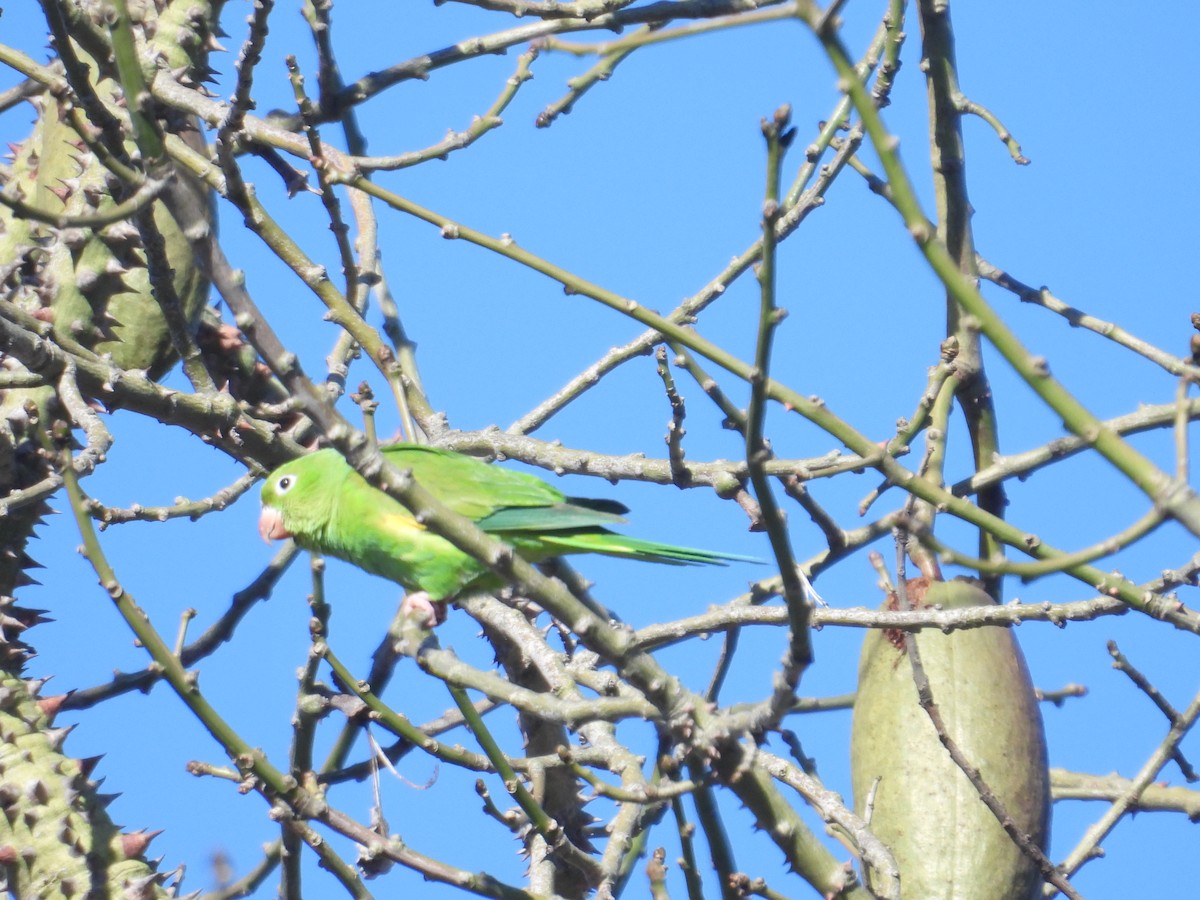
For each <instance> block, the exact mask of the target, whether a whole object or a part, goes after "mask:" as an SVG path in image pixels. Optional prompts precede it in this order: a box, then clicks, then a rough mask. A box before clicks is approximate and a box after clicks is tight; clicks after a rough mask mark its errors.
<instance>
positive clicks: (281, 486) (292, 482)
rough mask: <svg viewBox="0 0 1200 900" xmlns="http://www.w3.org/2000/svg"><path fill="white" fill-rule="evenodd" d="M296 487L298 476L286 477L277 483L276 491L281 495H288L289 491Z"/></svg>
mask: <svg viewBox="0 0 1200 900" xmlns="http://www.w3.org/2000/svg"><path fill="white" fill-rule="evenodd" d="M295 486H296V476H295V475H284V476H282V477H281V478H280V479H279V480H278V481H277V482H275V490H276V491H278V492H279V493H280V494H286V493H287V492H288V491H290V490H291V489H292V488H294V487H295Z"/></svg>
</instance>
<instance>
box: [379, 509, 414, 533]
mask: <svg viewBox="0 0 1200 900" xmlns="http://www.w3.org/2000/svg"><path fill="white" fill-rule="evenodd" d="M379 526H380V527H381V528H383V529H384V530H386V531H424V530H425V526H424V525H422V524H421V523H420V522H418V521H417V520H416V519H414V518H413V517H412V516H408V515H404V514H403V513H385V514H384V515H382V516H380V517H379Z"/></svg>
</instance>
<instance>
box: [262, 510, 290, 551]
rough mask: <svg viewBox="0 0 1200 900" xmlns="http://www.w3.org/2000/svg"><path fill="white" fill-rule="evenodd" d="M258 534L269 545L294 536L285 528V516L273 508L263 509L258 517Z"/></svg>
mask: <svg viewBox="0 0 1200 900" xmlns="http://www.w3.org/2000/svg"><path fill="white" fill-rule="evenodd" d="M258 533H259V535H260V536H261V537H262V539H263V540H264V541H266V542H267V543H268V544H269V543H271V541H281V540H283V539H284V538H289V537H291V536H292V533H291V532H290V531H288V530H287V529H286V528H284V527H283V514H282V513H280V512H279V510H277V509H275V508H274V507H272V506H264V507H263V509H262V513H261V514H260V515H259V517H258Z"/></svg>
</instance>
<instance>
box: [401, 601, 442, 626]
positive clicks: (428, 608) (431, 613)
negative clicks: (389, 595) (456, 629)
mask: <svg viewBox="0 0 1200 900" xmlns="http://www.w3.org/2000/svg"><path fill="white" fill-rule="evenodd" d="M400 612H401V613H402V614H403V615H404V617H405V618H406V619H415V620H416V621H417V622H419V623H420V624H421V626H422V627H423V628H426V629H429V630H432V629H433V628H434V627H436V626H438V625H440V624H442V623H443V622H445V621H446V604H444V603H434V602H433V601H432V600H430V599H429V594H427V593H425V591H413V592H412V593H409V594H405V595H404V600H403V601H401V603H400Z"/></svg>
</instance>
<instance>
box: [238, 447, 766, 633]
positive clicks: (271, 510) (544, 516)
mask: <svg viewBox="0 0 1200 900" xmlns="http://www.w3.org/2000/svg"><path fill="white" fill-rule="evenodd" d="M381 449H382V452H383V455H384V457H385V458H386V459H387V461H388V462H389V463H391V464H392V465H393V466H395V467H396V468H397V469H402V470H403V469H409V470H411V471H412V473H413V477H414V478H416V480H417V482H418V483H419V484H420V485H421V486H422V487H423V488H425V489H426V490H427V491H429V492H430V493H431V494H433V495H434V496H435V497H436V498H437V499H438V500H439V501H440V502H441V503H444V504H445V505H446V506H447V507H449V508H450V509H452V510H453V511H454V512H456V513H458V514H459V515H461V516H465V517H466V518H468V519H471V520H472V521H474V522H475V524H476V525H478V526H479V527H480V528H481V529H483V530H484V531H486V532H487V533H488V534H490V535H492V536H493V537H496V538H499V539H500V540H502V541H504V542H505V543H507V544H510V545H511V546H512V547H514V548H515V549H516V551H517V553H519V554H520V555H521V556H522V557H523V558H525V559H527V560H529V561H530V562H538V561H540V560H544V559H549V558H551V557H555V556H562V555H564V554H567V553H603V554H605V555H608V556H621V557H627V558H629V559H641V560H646V561H648V562H659V563H666V564H668V565H677V566H679V565H684V566H685V565H725V564H726V563H728V562H733V561H743V562H756V561H757V560H754V559H753V558H752V557H748V556H735V555H732V554H727V553H714V552H712V551H709V550H694V549H691V548H688V547H675V546H672V545H670V544H660V543H657V542H655V541H646V540H641V539H639V538H632V537H626V536H625V535H622V534H617V533H615V532H613V531H610V530H609V529H608V527H607V526H609V525H620V524H623V523H624V522H625V519H623V518H622V513H625V512H627V511H628V510H627V509H626V507H625V506H623V505H622V504H620V503H617V502H615V501H612V500H589V499H583V498H579V497H567V496H564V495H563V493H562V492H561V491H559V490H558V489H557V488H554V487H551V486H550V485H548V484H547V483H546V482H544V481H542V480H541V479H540V478H537V477H535V476H533V475H527V474H525V473H523V472H515V471H513V470H511V469H504V468H501V467H500V466H492V465H489V464H487V463H485V462H483V461H482V460H479V459H476V458H474V457H472V456H466V455H464V454H462V453H456V452H454V451H452V450H441V449H438V448H436V447H428V446H424V445H420V444H393V445H390V446H387V447H383V448H381ZM262 504H263V508H262V515H261V516H260V518H259V523H258V532H259V534H260V535H262V537H263V540H265V541H267V542H270V541H272V540H280V539H281V538H287V537H291V538H295V540H296V543H297V544H299V545H300V546H301V547H303V548H304V549H306V550H311V551H315V552H318V553H324V554H327V555H329V556H336V557H338V558H339V559H344V560H346V561H348V562H351V563H353V564H354V565H356V566H358V567H359V568H362V569H365V570H366V571H368V572H370V573H372V574H374V575H380V576H382V577H384V578H387V579H389V580H391V581H394V582H396V583H397V584H400V585H402V586H403V587H404V588H405V590H406V591H408V595H407V598H406V601H405V602H406V606H407V608H408V609H410V610H413V609H419V610H421V611H423V612H424V613H425V615H426V619H427V621H428V622H429V623H430V624H432V623H433V622H434V621H435V617H436V610H435V609H434V607H433V605H432V602H431V601H439V600H446V599H448V598H450V597H453V596H455V595H457V594H460V593H462V592H463V591H465V590H468V589H470V590H474V589H477V588H482V589H487V588H493V587H498V586H499V585H500V584H501V582H500V580H499V579H497V578H496V577H495V576H494V575H492V573H490V572H489V571H488V569H487V567H486V566H485V565H484V564H483V563H481V562H479V561H478V560H476V559H475V558H474V557H472V556H470V555H469V554H467V553H464V552H462V551H461V550H459V549H458V548H457V547H455V546H454V545H453V544H451V543H450V542H449V541H447V540H446V539H445V538H442V537H439V536H438V535H436V534H434V533H433V532H431V531H428V530H426V528H425V527H424V526H423V525H421V524H420V523H419V522H418V521H417V520H416V519H415V518H414V517H413V515H412V513H410V512H409V511H408V510H407V509H406V508H405V507H404V506H403V505H402V504H400V503H399V502H397V501H396V500H394V499H392V498H391V497H389V496H388V495H387V494H385V493H384V492H383V491H381V490H379V489H378V488H375V487H373V486H372V485H371V484H369V483H368V482H367V481H366V479H364V478H363V477H362V476H361V475H359V474H358V473H357V472H356V471H354V469H353V468H351V467H350V465H349V464H348V463H347V462H346V461H345V459H343V458H342V456H341V454H340V453H338V452H337V451H336V450H333V449H326V450H318V451H316V452H315V453H310V454H308V455H307V456H302V457H300V458H299V459H296V460H293V461H292V462H290V463H287V464H285V465H282V466H280V467H279V468H278V469H276V470H275V471H274V472H272V473H271V474H270V475H269V476H267V481H266V484H264V485H263V489H262Z"/></svg>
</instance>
